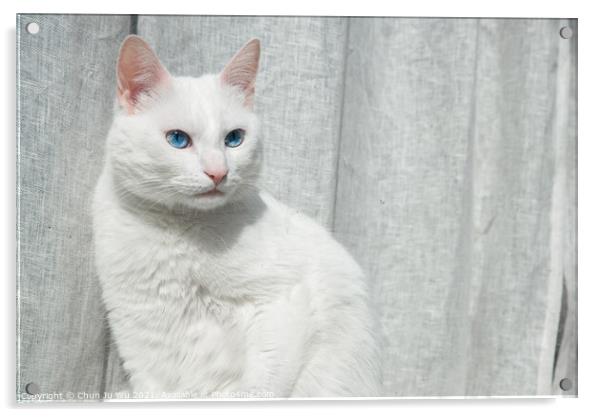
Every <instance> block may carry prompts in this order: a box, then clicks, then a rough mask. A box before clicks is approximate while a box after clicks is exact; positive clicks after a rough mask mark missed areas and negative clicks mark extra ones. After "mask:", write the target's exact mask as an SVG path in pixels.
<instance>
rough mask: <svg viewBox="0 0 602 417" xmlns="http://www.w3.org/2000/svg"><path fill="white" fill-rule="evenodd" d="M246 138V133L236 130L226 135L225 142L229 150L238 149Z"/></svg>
mask: <svg viewBox="0 0 602 417" xmlns="http://www.w3.org/2000/svg"><path fill="white" fill-rule="evenodd" d="M244 138H245V131H244V130H242V129H235V130H233V131H231V132H230V133H228V134H227V135H226V139H224V142H225V143H226V146H227V147H228V148H236V147H237V146H240V144H241V143H242V141H243V139H244Z"/></svg>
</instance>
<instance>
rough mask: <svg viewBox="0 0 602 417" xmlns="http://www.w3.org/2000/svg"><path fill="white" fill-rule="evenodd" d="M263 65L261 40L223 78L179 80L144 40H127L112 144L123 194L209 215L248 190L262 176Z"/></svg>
mask: <svg viewBox="0 0 602 417" xmlns="http://www.w3.org/2000/svg"><path fill="white" fill-rule="evenodd" d="M258 64H259V41H258V40H256V39H252V40H250V41H249V42H247V43H246V44H245V45H244V46H243V47H242V48H241V49H240V50H239V51H238V52H237V53H236V54H235V55H234V57H233V58H232V59H231V60H230V62H228V63H227V64H226V65H225V67H224V68H223V70H222V71H221V72H220V73H219V74H207V75H203V76H201V77H200V78H192V77H174V76H171V75H170V74H169V72H168V71H167V69H166V68H165V67H164V66H163V65H162V64H161V62H160V61H159V59H158V57H157V55H156V54H155V53H154V52H153V50H152V49H151V48H150V47H149V46H148V44H147V43H146V42H145V41H144V40H142V39H141V38H140V37H138V36H128V37H127V38H126V39H125V41H124V42H123V44H122V45H121V50H120V52H119V60H118V63H117V80H118V85H117V99H118V103H119V104H118V106H117V110H116V115H115V119H114V122H113V126H112V128H111V131H110V133H109V137H108V141H107V154H108V158H109V162H110V167H111V170H112V175H113V180H114V182H115V185H116V186H117V187H118V189H119V190H120V192H124V193H129V194H133V195H135V196H137V197H140V198H142V199H143V200H145V201H147V202H148V203H149V204H152V205H153V206H155V207H162V206H164V207H170V208H172V207H177V206H184V207H189V208H190V207H191V208H195V209H201V210H208V209H213V208H216V207H219V206H221V205H223V204H225V203H226V202H228V201H232V200H235V199H236V198H237V197H240V196H241V195H243V194H244V192H245V191H248V190H249V189H250V188H251V187H252V186H253V184H254V182H255V180H256V179H257V176H258V175H259V170H260V153H261V152H260V146H259V143H258V138H257V130H258V121H257V118H256V116H255V114H254V113H253V96H254V92H255V76H256V74H257V68H258Z"/></svg>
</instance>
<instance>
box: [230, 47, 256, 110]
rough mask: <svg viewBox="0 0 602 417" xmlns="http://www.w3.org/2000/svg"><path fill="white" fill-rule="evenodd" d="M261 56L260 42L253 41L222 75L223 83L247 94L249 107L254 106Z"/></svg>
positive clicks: (246, 103) (235, 57)
mask: <svg viewBox="0 0 602 417" xmlns="http://www.w3.org/2000/svg"><path fill="white" fill-rule="evenodd" d="M259 54H260V47H259V40H257V39H251V40H250V41H249V42H247V43H246V44H245V46H243V47H242V48H241V49H240V50H239V51H238V52H237V53H236V55H234V57H233V58H232V59H231V60H230V62H228V64H227V65H226V67H225V68H224V69H223V71H222V73H221V80H222V82H223V83H225V84H228V85H231V86H233V87H237V88H239V89H240V90H242V92H243V93H244V94H245V105H246V106H248V107H250V106H252V104H253V95H254V93H255V78H256V76H257V70H258V68H259Z"/></svg>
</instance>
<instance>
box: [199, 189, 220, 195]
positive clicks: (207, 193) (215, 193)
mask: <svg viewBox="0 0 602 417" xmlns="http://www.w3.org/2000/svg"><path fill="white" fill-rule="evenodd" d="M221 195H224V193H223V192H222V191H220V190H218V189H217V188H213V189H211V190H209V191H205V192H204V193H198V194H196V196H197V197H210V196H221Z"/></svg>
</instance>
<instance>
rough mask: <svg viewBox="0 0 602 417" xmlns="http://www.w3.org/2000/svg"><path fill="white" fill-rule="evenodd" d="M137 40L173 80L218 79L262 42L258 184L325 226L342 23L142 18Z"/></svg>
mask: <svg viewBox="0 0 602 417" xmlns="http://www.w3.org/2000/svg"><path fill="white" fill-rule="evenodd" d="M138 33H139V34H140V35H141V36H142V37H144V38H145V39H147V40H148V41H149V42H150V44H151V45H152V46H153V47H154V48H156V50H157V52H158V54H159V56H160V58H161V59H162V60H163V61H164V63H165V65H166V67H167V68H168V70H169V71H171V72H172V73H174V74H175V75H188V76H200V75H201V74H204V73H217V72H219V71H220V70H221V69H222V68H223V66H224V65H225V64H226V63H227V62H228V60H229V59H230V58H231V57H232V56H233V55H234V53H235V52H236V51H237V50H238V49H239V48H240V47H241V46H242V45H243V44H244V43H245V42H246V41H247V40H248V39H250V38H251V37H257V38H259V39H260V41H261V43H262V56H261V63H260V72H259V75H258V79H257V89H256V104H255V108H256V110H257V112H258V114H259V116H260V120H261V121H262V141H263V144H264V169H263V172H262V176H261V179H260V185H261V186H262V187H263V188H265V189H267V190H269V191H271V192H272V193H273V194H274V195H276V196H277V197H278V198H279V199H281V200H282V201H284V202H286V203H287V204H289V205H291V206H292V207H294V208H297V209H299V210H301V211H303V212H305V213H307V214H309V215H310V216H312V217H313V218H315V219H317V220H318V221H320V222H321V223H322V224H323V225H325V226H328V227H330V226H331V222H332V216H333V211H332V203H333V199H334V186H335V180H336V173H335V165H336V150H337V146H338V135H339V124H340V107H341V106H340V105H341V97H342V87H343V64H344V44H345V36H346V20H345V19H343V18H325V17H286V16H280V17H266V16H140V17H139V20H138Z"/></svg>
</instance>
